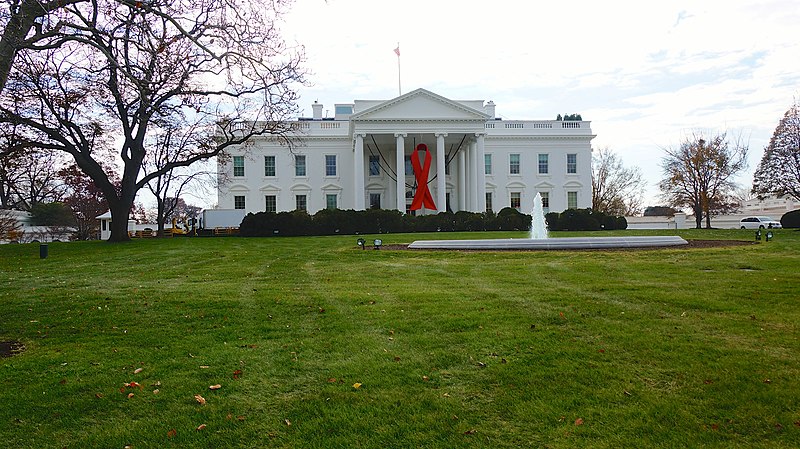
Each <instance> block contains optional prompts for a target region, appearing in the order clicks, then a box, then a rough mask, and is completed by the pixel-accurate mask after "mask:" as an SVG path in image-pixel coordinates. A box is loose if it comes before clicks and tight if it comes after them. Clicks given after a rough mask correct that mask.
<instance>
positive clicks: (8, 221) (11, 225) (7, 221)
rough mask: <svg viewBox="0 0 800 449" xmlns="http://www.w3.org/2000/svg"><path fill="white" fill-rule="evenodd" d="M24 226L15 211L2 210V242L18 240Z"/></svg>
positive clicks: (0, 238) (0, 232) (0, 215)
mask: <svg viewBox="0 0 800 449" xmlns="http://www.w3.org/2000/svg"><path fill="white" fill-rule="evenodd" d="M20 229H22V224H21V223H20V222H19V220H17V217H16V215H15V213H14V211H10V210H3V209H0V240H17V239H18V237H19V236H18V234H19V231H20Z"/></svg>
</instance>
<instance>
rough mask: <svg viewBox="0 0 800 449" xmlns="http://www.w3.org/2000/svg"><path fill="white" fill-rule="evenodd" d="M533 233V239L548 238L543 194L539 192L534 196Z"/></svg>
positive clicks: (531, 236)
mask: <svg viewBox="0 0 800 449" xmlns="http://www.w3.org/2000/svg"><path fill="white" fill-rule="evenodd" d="M531 216H532V218H531V235H530V238H532V239H546V238H547V221H546V220H545V219H544V207H543V206H542V195H541V194H539V193H538V192H537V193H536V196H535V197H534V198H533V212H531Z"/></svg>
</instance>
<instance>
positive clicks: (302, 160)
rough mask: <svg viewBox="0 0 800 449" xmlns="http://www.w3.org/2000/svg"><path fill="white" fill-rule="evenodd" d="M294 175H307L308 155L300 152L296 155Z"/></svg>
mask: <svg viewBox="0 0 800 449" xmlns="http://www.w3.org/2000/svg"><path fill="white" fill-rule="evenodd" d="M294 175H295V176H305V175H306V157H305V156H304V155H302V154H298V155H296V156H295V157H294Z"/></svg>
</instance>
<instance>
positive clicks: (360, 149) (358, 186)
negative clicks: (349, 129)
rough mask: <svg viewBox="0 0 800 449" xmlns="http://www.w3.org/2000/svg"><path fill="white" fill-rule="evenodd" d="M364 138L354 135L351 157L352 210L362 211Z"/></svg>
mask: <svg viewBox="0 0 800 449" xmlns="http://www.w3.org/2000/svg"><path fill="white" fill-rule="evenodd" d="M364 137H366V134H356V149H355V154H354V155H353V171H354V173H353V180H354V181H353V190H355V192H354V194H355V203H354V205H353V206H354V207H353V209H355V210H364V195H365V193H364Z"/></svg>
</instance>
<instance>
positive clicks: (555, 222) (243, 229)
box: [239, 207, 627, 237]
mask: <svg viewBox="0 0 800 449" xmlns="http://www.w3.org/2000/svg"><path fill="white" fill-rule="evenodd" d="M546 219H547V223H548V228H549V229H550V230H552V231H563V230H570V231H572V230H598V229H625V228H626V227H627V222H625V218H623V217H608V216H606V215H604V214H601V213H597V212H594V211H592V210H591V209H571V210H567V211H564V212H562V213H561V214H558V213H556V212H551V213H549V214H547V216H546ZM530 227H531V216H530V215H527V214H523V213H520V212H519V211H517V210H516V209H513V208H510V207H506V208H504V209H503V210H501V211H500V212H499V213H498V214H497V215H495V214H493V213H491V212H487V213H485V214H479V213H474V212H464V211H461V212H456V213H452V212H441V213H438V214H435V215H418V216H414V215H410V214H409V215H404V214H401V213H400V212H399V211H396V210H390V209H369V210H365V211H355V210H338V209H334V210H329V209H324V210H321V211H319V212H317V213H316V214H314V215H313V216H311V215H308V214H307V213H306V212H302V211H293V212H280V213H277V214H275V213H272V212H258V213H255V214H252V213H251V214H247V216H245V217H244V220H242V224H241V225H240V227H239V233H240V234H241V235H244V236H260V237H271V236H283V235H285V236H295V235H334V234H342V235H353V234H386V233H395V232H451V231H483V230H486V231H527V230H529V229H530Z"/></svg>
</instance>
